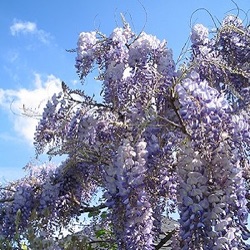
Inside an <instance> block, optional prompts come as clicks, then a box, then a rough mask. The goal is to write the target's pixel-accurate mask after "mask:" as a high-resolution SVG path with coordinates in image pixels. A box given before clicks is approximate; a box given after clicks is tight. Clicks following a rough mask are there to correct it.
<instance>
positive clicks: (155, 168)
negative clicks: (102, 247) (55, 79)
mask: <svg viewBox="0 0 250 250" xmlns="http://www.w3.org/2000/svg"><path fill="white" fill-rule="evenodd" d="M249 32H250V30H249V28H247V27H244V25H243V22H241V20H240V19H239V18H238V17H233V16H229V17H226V18H225V19H224V21H223V22H222V25H221V27H220V28H219V29H218V31H217V33H216V35H215V36H214V37H210V35H209V30H208V29H207V28H206V27H204V26H203V25H200V24H197V25H195V26H194V27H193V29H192V33H191V41H192V47H191V48H192V53H191V57H190V60H189V61H188V63H187V64H186V67H183V68H181V70H179V71H177V72H176V70H175V63H174V61H173V57H172V51H171V50H170V49H168V48H167V47H166V42H165V41H160V40H158V39H157V38H156V37H154V36H152V35H148V34H146V33H145V32H141V33H140V34H139V35H136V34H135V33H133V32H132V30H131V29H130V27H129V25H128V24H127V23H125V22H124V27H123V28H116V29H114V31H113V32H112V34H111V35H110V36H105V35H103V34H101V33H99V32H89V33H81V34H80V36H79V40H78V44H77V51H76V52H77V57H76V65H75V66H76V69H77V73H78V74H79V75H80V78H81V79H82V80H83V78H84V77H86V76H87V75H88V74H89V73H90V72H91V71H92V70H94V69H95V68H98V70H99V71H98V73H97V74H98V75H97V79H98V80H101V81H102V83H103V88H102V92H101V93H102V94H103V100H104V101H103V103H97V102H96V101H94V100H93V98H91V97H89V96H87V95H86V94H85V93H84V92H83V91H81V90H70V89H69V88H68V87H67V86H66V85H65V84H64V83H62V92H61V93H60V94H58V95H55V96H53V98H52V100H50V101H49V102H48V104H47V106H46V108H45V109H44V113H43V116H42V119H41V120H40V123H39V125H38V127H37V132H36V135H35V140H36V143H35V146H36V150H37V153H38V154H40V153H42V152H43V151H44V150H46V149H48V154H50V155H52V156H53V155H58V154H60V155H61V154H65V155H67V159H66V161H65V162H63V163H62V164H61V166H59V167H57V168H51V169H47V170H45V169H42V170H40V171H37V172H36V171H34V169H31V174H30V177H29V178H26V179H24V180H22V181H19V182H17V183H15V184H10V186H9V187H8V189H1V192H0V197H1V199H5V200H6V202H5V203H1V204H0V222H1V224H0V235H5V236H6V237H9V238H13V235H14V234H15V232H16V230H17V229H18V230H19V229H22V230H23V231H25V229H27V227H28V223H29V221H34V220H38V221H39V223H41V224H43V230H44V231H43V232H42V233H41V234H43V235H51V234H52V233H53V230H54V229H55V227H56V228H57V229H58V227H59V228H60V226H62V225H66V224H67V223H69V222H70V220H71V219H72V218H74V217H77V216H80V213H81V211H82V210H81V208H82V204H86V202H89V201H90V200H91V197H92V195H93V194H94V193H95V191H96V189H97V188H100V189H102V190H104V195H103V197H102V199H103V200H104V201H105V202H106V205H107V207H108V218H107V223H108V224H109V223H111V227H112V230H113V232H114V235H115V238H116V242H117V246H118V249H154V248H155V245H156V244H157V243H156V242H158V240H159V234H160V232H161V227H162V225H161V223H162V214H163V213H166V212H167V213H168V212H173V211H176V209H177V208H178V209H179V213H180V220H179V223H180V230H178V232H177V230H176V231H175V232H172V234H173V236H172V246H174V248H175V249H183V250H188V249H204V250H209V249H214V250H216V249H218V250H219V249H222V250H223V249H225V250H226V249H233V250H236V249H247V244H246V243H245V240H247V239H248V238H249V237H250V233H249V230H248V229H247V216H248V212H249V211H248V208H247V205H248V204H247V200H246V195H247V191H246V177H245V176H248V175H247V172H248V174H249V152H250V151H249V150H250V147H249V145H250V131H249V128H250V117H249V100H250V96H249V94H250V88H249V74H250V70H249V60H250V58H249V56H250V53H249V48H250V46H249V45H250V39H249V37H250V36H249ZM13 187H14V189H13V190H12V188H13ZM32 216H34V219H32ZM48 221H49V222H48ZM95 223H97V222H96V221H95ZM102 223H103V222H102ZM44 232H45V234H44ZM89 235H93V234H89Z"/></svg>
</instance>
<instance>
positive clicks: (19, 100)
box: [0, 74, 61, 144]
mask: <svg viewBox="0 0 250 250" xmlns="http://www.w3.org/2000/svg"><path fill="white" fill-rule="evenodd" d="M60 91H61V80H60V79H58V78H56V77H55V76H53V75H49V76H47V78H46V79H45V81H43V80H42V78H41V76H40V75H39V74H35V80H34V88H33V89H31V90H30V89H25V88H22V89H19V90H13V89H6V90H4V89H1V88H0V108H1V109H4V110H5V111H6V112H7V113H8V115H9V117H10V118H11V121H12V124H13V127H14V129H15V131H16V132H17V133H18V134H19V135H20V136H21V137H22V138H24V139H25V140H26V141H27V142H28V143H29V144H32V143H33V137H34V132H35V128H36V125H37V123H38V119H39V117H40V115H41V114H42V111H43V108H44V107H45V105H46V103H47V101H48V100H49V99H50V98H51V97H52V96H53V94H54V93H58V92H60ZM24 113H26V116H25V115H24Z"/></svg>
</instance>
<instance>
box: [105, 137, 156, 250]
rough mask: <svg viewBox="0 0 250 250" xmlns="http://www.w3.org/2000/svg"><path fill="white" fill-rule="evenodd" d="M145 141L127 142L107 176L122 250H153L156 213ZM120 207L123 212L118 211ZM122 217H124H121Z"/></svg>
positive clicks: (127, 140)
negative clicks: (148, 184)
mask: <svg viewBox="0 0 250 250" xmlns="http://www.w3.org/2000/svg"><path fill="white" fill-rule="evenodd" d="M146 145H147V144H146V142H145V141H144V140H139V141H138V142H137V143H136V145H135V146H134V147H133V146H132V145H131V141H130V140H129V139H124V140H123V143H122V145H121V146H120V147H119V148H118V151H117V155H116V157H115V162H114V165H112V166H109V167H108V168H107V169H106V171H107V174H108V175H107V177H106V183H107V184H106V185H107V194H106V197H108V199H109V202H108V204H109V206H110V207H111V208H112V209H113V211H114V212H115V213H113V214H112V219H113V225H114V227H115V232H116V237H117V241H118V246H119V249H133V248H134V246H136V248H137V249H153V239H154V235H153V228H154V225H153V216H152V214H153V210H152V206H151V204H150V196H149V194H148V193H147V190H146V186H145V185H146V183H145V177H146V172H147V167H146V161H147V150H146ZM118 208H119V209H120V211H118ZM121 215H122V216H121Z"/></svg>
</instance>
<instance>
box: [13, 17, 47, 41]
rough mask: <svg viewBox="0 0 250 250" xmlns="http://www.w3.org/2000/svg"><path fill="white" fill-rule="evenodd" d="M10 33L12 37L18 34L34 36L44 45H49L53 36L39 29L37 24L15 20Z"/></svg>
mask: <svg viewBox="0 0 250 250" xmlns="http://www.w3.org/2000/svg"><path fill="white" fill-rule="evenodd" d="M10 32H11V35H12V36H16V35H18V34H33V35H35V36H36V37H37V38H38V39H39V40H40V41H41V42H42V43H45V44H47V43H49V40H50V38H51V35H50V34H49V33H47V32H46V31H44V30H42V29H38V28H37V25H36V23H33V22H24V21H20V20H16V19H14V21H13V24H12V25H11V26H10Z"/></svg>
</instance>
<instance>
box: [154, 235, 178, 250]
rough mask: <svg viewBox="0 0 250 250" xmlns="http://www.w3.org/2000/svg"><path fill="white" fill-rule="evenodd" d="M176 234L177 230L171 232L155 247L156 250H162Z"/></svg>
mask: <svg viewBox="0 0 250 250" xmlns="http://www.w3.org/2000/svg"><path fill="white" fill-rule="evenodd" d="M174 233H175V230H173V231H172V232H169V233H168V234H167V235H166V236H165V237H164V238H163V239H161V241H160V242H159V243H158V244H157V245H156V246H155V250H159V249H161V248H162V247H163V246H164V245H165V244H166V243H167V242H168V241H169V240H170V239H171V237H172V235H173V234H174Z"/></svg>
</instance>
